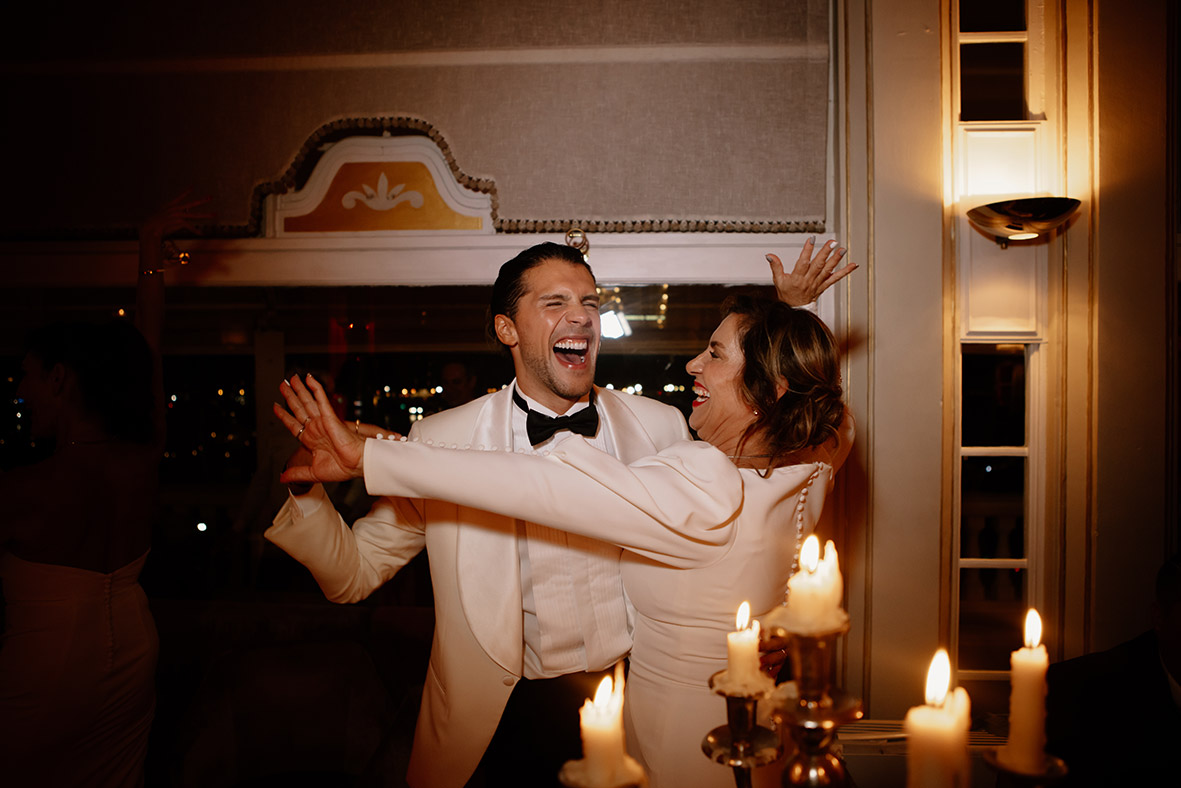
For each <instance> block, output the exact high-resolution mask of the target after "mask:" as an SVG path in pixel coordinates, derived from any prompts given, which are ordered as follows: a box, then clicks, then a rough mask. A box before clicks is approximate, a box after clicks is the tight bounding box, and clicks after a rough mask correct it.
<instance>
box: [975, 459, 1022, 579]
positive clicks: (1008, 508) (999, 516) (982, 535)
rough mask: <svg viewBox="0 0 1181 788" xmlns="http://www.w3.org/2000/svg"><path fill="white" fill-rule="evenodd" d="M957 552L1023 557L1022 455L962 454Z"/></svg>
mask: <svg viewBox="0 0 1181 788" xmlns="http://www.w3.org/2000/svg"><path fill="white" fill-rule="evenodd" d="M960 556H961V557H963V558H1024V557H1025V458H1023V457H965V458H964V461H963V473H962V474H961V480H960Z"/></svg>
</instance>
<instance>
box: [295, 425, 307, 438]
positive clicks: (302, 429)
mask: <svg viewBox="0 0 1181 788" xmlns="http://www.w3.org/2000/svg"><path fill="white" fill-rule="evenodd" d="M306 429H307V425H304V426H302V427H300V428H299V432H297V433H295V437H297V438H298V437H299V436H300V435H303V431H304V430H306Z"/></svg>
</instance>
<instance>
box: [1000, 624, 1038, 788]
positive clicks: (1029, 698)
mask: <svg viewBox="0 0 1181 788" xmlns="http://www.w3.org/2000/svg"><path fill="white" fill-rule="evenodd" d="M1041 640H1042V619H1041V616H1039V615H1038V614H1037V611H1036V610H1034V609H1033V608H1030V609H1029V612H1028V613H1027V614H1026V616H1025V648H1020V649H1017V650H1016V651H1014V652H1013V653H1012V656H1011V657H1010V659H1009V667H1010V668H1011V671H1010V673H1009V682H1010V686H1011V689H1010V691H1009V740H1008V741H1007V742H1006V743H1005V746H1004V747H1001V748H1000V752H999V753H998V754H997V756H998V760H1000V762H1001V763H1002V764H1003V765H1005V766H1006V767H1008V768H1010V769H1012V770H1013V771H1016V772H1024V773H1026V774H1040V773H1041V771H1042V769H1043V768H1044V766H1045V750H1046V668H1047V667H1049V664H1050V659H1049V657H1048V656H1047V655H1046V647H1045V646H1044V645H1042V644H1041Z"/></svg>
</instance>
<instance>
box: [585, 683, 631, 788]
mask: <svg viewBox="0 0 1181 788" xmlns="http://www.w3.org/2000/svg"><path fill="white" fill-rule="evenodd" d="M578 714H579V722H580V724H581V727H582V757H583V760H584V761H585V775H586V784H588V785H612V784H614V783H615V782H616V781H617V779H618V778H619V777H620V776H621V775H623V774H624V773H625V769H626V768H627V767H626V765H625V759H626V755H625V752H624V746H623V663H622V662H621V663H620V664H619V665H618V666H617V667H616V669H615V681H614V682H612V681H611V677H610V676H604V677H603V680H602V681H601V682H599V688H598V690H596V691H595V698H594V700H593V701H592V700H590V699H589V698H588V699H587V701H586V703H584V704H582V708H581V709H580V710H579V712H578Z"/></svg>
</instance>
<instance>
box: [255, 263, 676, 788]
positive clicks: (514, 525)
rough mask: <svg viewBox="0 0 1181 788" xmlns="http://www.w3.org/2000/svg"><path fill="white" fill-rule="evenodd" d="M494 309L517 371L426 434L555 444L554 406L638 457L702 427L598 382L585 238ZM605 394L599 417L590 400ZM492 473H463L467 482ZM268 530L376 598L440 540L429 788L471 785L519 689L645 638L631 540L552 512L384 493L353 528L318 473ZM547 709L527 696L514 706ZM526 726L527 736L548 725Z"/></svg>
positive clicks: (571, 714) (417, 761)
mask: <svg viewBox="0 0 1181 788" xmlns="http://www.w3.org/2000/svg"><path fill="white" fill-rule="evenodd" d="M491 314H492V316H493V329H494V331H495V334H496V336H497V338H498V339H499V341H500V342H501V343H502V344H504V345H505V346H506V347H507V348H508V349H509V352H510V354H511V355H512V359H513V365H514V369H515V372H516V380H515V381H514V384H513V385H512V386H509V387H508V388H505V389H502V390H501V391H499V392H496V393H495V394H490V395H487V396H485V397H482V398H480V399H478V400H475V401H473V402H469V403H467V404H466V405H462V406H460V407H458V408H454V409H452V410H448V411H444V412H442V413H439V414H437V415H434V416H431V417H429V418H426V419H424V420H422V421H419V422H417V423H416V424H415V425H414V426H413V428H412V429H411V431H410V438H411V439H412V440H419V441H424V442H426V443H428V444H434V445H444V446H448V447H453V448H471V449H478V450H485V451H517V452H533V451H538V452H544V451H545V450H546V446H547V445H549V443H551V442H552V441H553V440H554V439H553V437H540V439H539V436H538V434H537V432H536V431H535V428H537V427H538V425H539V424H540V425H541V426H540V429H541V430H542V431H544V430H545V422H546V421H547V417H549V418H552V417H568V418H570V419H572V421H571V422H566V421H561V422H559V423H558V424H556V425H555V424H553V422H550V429H551V430H552V429H553V428H554V427H555V426H556V427H557V428H558V429H563V428H565V427H566V425H567V424H569V425H570V429H573V430H575V431H578V432H580V433H582V434H584V435H587V438H588V441H590V442H591V443H592V445H596V446H598V447H599V448H601V449H603V450H605V451H608V452H610V453H612V454H614V455H615V456H617V457H619V458H620V459H622V460H624V461H625V462H631V461H634V460H636V459H639V458H640V457H644V456H647V455H651V454H655V453H657V452H659V451H660V450H662V449H664V448H665V447H667V446H669V445H671V444H673V443H675V442H677V441H680V440H685V439H688V438H689V437H690V435H689V431H688V428H687V426H686V424H685V420H684V417H683V416H682V415H681V414H680V412H679V411H677V410H676V409H674V408H671V407H669V406H667V405H663V404H660V403H658V402H655V401H653V400H648V399H644V398H642V397H634V396H630V395H627V394H623V393H620V392H617V391H612V390H605V389H596V388H594V387H593V381H594V368H595V359H596V356H597V353H598V347H599V298H598V295H597V292H596V289H595V281H594V277H593V275H592V274H591V271H590V268H589V267H588V266H587V265H586V263H585V262H584V261H583V259H582V256H581V254H579V253H578V252H577V251H576V250H574V249H571V248H569V247H565V246H560V245H557V244H540V245H538V246H535V247H532V248H531V249H527V250H525V251H524V252H522V253H521V254H520V255H518V256H517V257H516V258H514V259H513V260H510V261H509V262H507V263H505V265H504V266H502V267H501V270H500V275H499V276H498V278H497V281H496V284H495V286H494V288H493V296H492V309H491ZM595 409H597V413H598V423H597V424H594V423H593V422H594V418H593V417H591V416H590V415H589V413H587V412H584V411H589V412H590V413H593V412H594V410H595ZM530 411H532V413H531V412H530ZM538 413H540V414H541V415H540V416H538V415H537V414H538ZM579 413H581V415H578V414H579ZM575 422H576V423H575ZM588 422H589V426H588ZM479 483H480V480H479V479H471V478H464V479H455V484H456V485H473V484H479ZM503 492H504V494H505V495H513V494H514V491H513V490H511V489H507V490H504V491H503ZM293 493H294V491H293ZM555 494H556V495H560V494H561V493H560V491H555ZM569 505H570V506H571V507H577V506H579V505H580V503H579V501H577V500H570V501H569ZM266 536H267V538H268V539H270V540H271V541H272V542H274V543H275V544H277V545H279V546H280V547H281V548H283V549H284V550H285V551H287V552H288V553H290V554H291V555H292V556H293V557H294V558H296V559H297V560H299V561H300V562H301V563H303V564H305V565H306V566H307V567H308V568H309V569H310V570H311V571H312V573H313V575H314V576H315V578H316V580H317V582H318V583H319V584H320V587H321V588H322V589H323V591H324V593H325V595H326V596H327V597H328V598H329V599H331V600H333V601H336V602H354V601H357V600H360V599H364V598H365V597H366V596H368V595H369V594H370V593H372V592H373V591H374V590H375V589H377V588H378V587H380V586H381V585H382V584H383V583H385V582H386V581H387V580H388V579H390V578H391V577H392V576H393V575H394V574H395V573H396V572H397V571H398V570H399V569H400V568H401V567H402V566H404V565H405V564H406V563H407V562H408V561H409V560H410V559H411V558H413V557H414V556H415V555H416V554H417V553H418V552H419V551H420V550H422V549H423V547H424V546H425V547H426V549H427V552H428V555H429V560H430V571H431V579H432V582H433V585H434V594H435V635H434V643H433V645H432V649H431V656H430V665H429V668H428V671H427V677H426V680H425V687H424V691H423V699H422V707H421V709H420V711H419V715H418V725H417V729H416V732H415V737H414V746H413V750H412V752H411V757H410V768H409V774H408V776H407V780H408V782H409V783H410V785H412V786H415V788H419V787H424V788H425V786H432V787H436V786H437V787H440V788H449V787H451V786H454V788H460V786H463V785H464V784H465V783H466V782H467V781H468V779H469V778H470V777H471V776H472V774H473V773H474V772H475V771H476V768H477V766H478V765H479V764H480V761H481V758H482V757H483V756H484V753H485V749H486V748H488V745H489V742H491V741H492V740H493V736H494V734H497V741H498V742H501V741H502V738H501V737H502V736H506V737H508V738H507V739H504V741H508V742H512V738H511V737H512V735H514V732H513V731H505V730H503V728H504V727H507V726H509V723H507V722H506V724H505V726H502V730H501V731H500V732H499V733H498V732H497V726H498V725H499V724H500V721H501V716H502V713H503V712H504V710H505V708H506V704H509V705H510V708H516V707H515V706H513V705H512V704H510V696H514V697H513V702H514V703H515V702H516V700H517V698H524V697H526V696H528V697H536V696H539V695H540V696H546V695H550V694H553V693H551V692H550V689H549V688H550V687H551V686H553V685H550V684H542V683H541V682H549V681H564V680H566V678H569V677H572V676H576V675H579V674H584V673H585V672H587V671H597V670H605V669H609V668H611V667H612V666H613V665H614V663H615V662H616V661H617V660H619V659H620V658H622V657H624V656H626V654H627V652H628V651H629V650H630V648H631V613H630V610H629V609H628V605H627V602H626V598H625V597H624V594H623V587H622V582H621V580H620V577H619V568H618V562H619V554H620V550H619V548H617V547H614V546H611V545H607V544H605V543H603V542H599V541H597V540H592V539H587V538H585V537H580V536H574V535H569V534H566V533H564V532H561V531H556V530H554V529H551V528H548V527H547V526H546V525H545V524H537V523H527V522H523V521H520V520H514V519H511V518H507V517H503V516H500V515H496V514H492V513H490V512H486V511H481V510H477V509H471V508H468V507H463V506H457V505H455V504H451V503H445V502H442V501H437V500H422V499H408V498H381V499H379V500H378V502H377V503H376V504H375V505H374V506H373V508H372V509H371V510H370V512H369V514H368V515H367V516H365V517H363V518H361V519H360V520H358V521H357V522H356V523H355V524H354V526H353V527H352V528H351V529H350V528H349V527H348V525H347V524H346V523H344V521H343V520H342V519H341V517H340V515H339V514H337V512H336V511H335V509H334V508H333V507H332V504H331V502H330V501H329V500H328V498H327V496H326V495H325V494H324V492H323V489H322V488H321V487H320V485H315V486H314V487H313V488H312V489H311V490H310V491H308V492H306V493H305V494H300V495H295V494H293V495H292V496H291V497H290V498H289V500H288V501H287V503H286V504H285V505H284V506H283V508H282V509H281V510H280V512H279V513H278V515H277V516H276V517H275V521H274V525H272V526H271V528H270V529H268V530H267V532H266ZM523 679H524V680H523ZM528 687H532V688H533V689H532V690H531V691H530V692H523V691H522V690H524V689H526V688H528ZM539 688H540V690H539ZM592 691H593V687H592ZM522 702H527V701H522ZM534 716H535V713H534V711H533V710H532V709H529V708H526V709H524V710H523V712H521V713H518V712H514V716H513V718H514V719H520V718H522V717H524V718H529V719H532V718H533V717H534ZM567 718H568V719H567ZM507 719H508V716H507V715H506V720H507ZM559 723H562V724H568V725H569V726H573V728H574V731H575V732H574V737H575V742H576V741H577V714H575V711H574V709H573V708H571V709H570V710H569V711H568V712H563V713H562V715H561V719H558V720H557V721H556V722H555V724H559ZM516 735H517V736H518V741H520V740H522V739H521V737H522V736H525V737H526V740H528V738H527V737H530V736H533V735H534V733H532V732H530V733H527V734H521V733H520V732H519V731H518V732H516ZM534 745H535V746H534V747H532V748H530V749H527V750H525V751H523V752H518V753H513V754H516V755H520V757H521V758H522V760H523V761H528V760H530V759H532V758H533V757H534V754H535V753H537V752H538V751H539V750H544V749H546V747H547V745H545V744H544V743H542V742H534ZM516 746H518V745H516V744H511V743H510V744H509V745H508V748H509V749H510V750H511V749H513V748H515V747H516ZM498 747H501V748H502V749H503V745H499V744H498V745H494V746H493V750H496V749H497V748H498ZM489 755H490V756H491V755H492V753H491V752H490V753H489ZM566 757H571V758H573V757H578V753H577V751H575V752H573V753H566V754H563V755H562V758H561V759H564V758H566ZM561 759H558V760H557V763H559V764H560V762H561ZM495 768H496V767H494V766H492V765H490V764H489V763H486V764H485V767H484V770H487V771H488V774H487V779H488V782H489V784H495V783H496V782H497V781H498V780H499V779H503V778H502V777H500V776H499V775H498V773H497V772H496V771H495ZM482 771H483V770H482ZM542 781H544V783H547V784H556V768H555V767H554V766H553V765H552V763H551V764H548V765H546V766H544V768H543V770H542V773H541V775H540V776H535V777H530V776H528V775H526V774H524V773H522V772H516V773H515V774H514V779H513V783H514V784H517V785H531V784H543V783H542Z"/></svg>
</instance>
